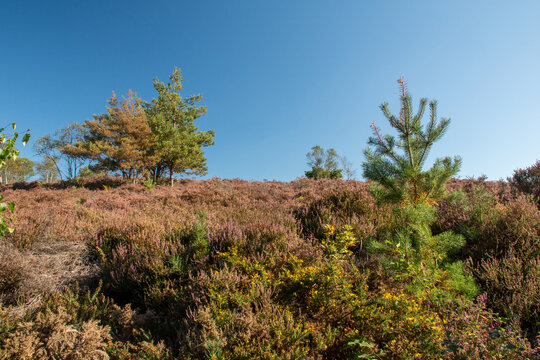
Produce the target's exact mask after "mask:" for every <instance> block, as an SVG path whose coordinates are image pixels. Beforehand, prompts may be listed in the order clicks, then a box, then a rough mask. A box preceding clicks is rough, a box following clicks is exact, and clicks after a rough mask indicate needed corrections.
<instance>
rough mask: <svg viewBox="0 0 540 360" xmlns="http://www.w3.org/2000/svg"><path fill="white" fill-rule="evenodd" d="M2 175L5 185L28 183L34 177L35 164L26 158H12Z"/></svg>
mask: <svg viewBox="0 0 540 360" xmlns="http://www.w3.org/2000/svg"><path fill="white" fill-rule="evenodd" d="M0 173H1V174H2V175H1V177H2V182H3V183H4V184H10V183H14V182H20V181H26V180H28V179H29V178H31V177H32V176H34V162H33V161H32V160H30V159H27V158H24V157H17V158H11V159H9V160H8V161H6V164H5V165H4V167H3V168H2V169H1V170H0Z"/></svg>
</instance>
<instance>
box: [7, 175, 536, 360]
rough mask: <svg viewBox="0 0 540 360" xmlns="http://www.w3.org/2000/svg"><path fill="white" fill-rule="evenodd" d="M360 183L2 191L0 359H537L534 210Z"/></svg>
mask: <svg viewBox="0 0 540 360" xmlns="http://www.w3.org/2000/svg"><path fill="white" fill-rule="evenodd" d="M368 187H369V186H368V183H365V182H358V181H344V180H310V179H302V180H297V181H292V182H289V183H284V182H248V181H243V180H221V179H218V178H214V179H210V180H204V181H203V180H180V181H178V182H177V183H176V184H175V186H173V187H170V186H166V185H159V186H157V187H155V188H148V187H145V186H143V185H142V184H132V183H129V182H126V181H123V180H122V179H120V178H110V177H102V178H90V179H85V180H73V181H63V182H56V183H51V184H39V183H20V184H15V185H9V186H5V187H4V188H3V190H2V194H3V196H4V198H5V199H9V201H14V202H15V203H16V207H15V209H14V213H13V219H12V221H11V222H10V223H9V225H10V226H11V227H12V228H14V229H15V231H14V232H12V233H10V234H7V235H6V236H5V239H4V240H2V244H1V248H0V262H1V267H0V301H1V303H0V304H1V307H0V349H1V350H0V358H2V359H52V358H54V359H108V358H111V359H173V358H175V359H176V358H177V359H359V358H365V359H533V358H535V357H538V343H537V341H538V339H537V335H538V331H539V311H540V301H539V299H540V281H539V279H540V261H539V254H540V241H539V235H540V212H539V210H538V207H537V204H536V203H535V202H534V201H533V200H532V199H531V198H530V197H526V196H525V195H523V194H522V193H521V192H520V191H519V190H518V189H517V188H516V187H512V185H511V184H509V183H507V182H488V181H484V180H483V179H477V180H451V181H450V182H448V183H447V184H446V189H447V194H446V195H445V196H444V197H443V198H442V199H441V200H440V201H437V202H436V203H433V204H431V205H430V206H429V207H426V208H425V209H417V210H416V211H415V212H414V213H413V212H408V210H407V207H406V206H402V207H396V206H395V205H390V204H388V203H377V201H376V200H375V198H374V197H373V196H372V194H371V193H370V192H369V190H368ZM449 234H450V235H449ZM430 241H432V242H431V243H430ZM445 241H446V242H445ZM450 241H451V242H452V243H451V244H450V243H449V242H450ZM426 244H428V245H426ZM429 244H431V245H429Z"/></svg>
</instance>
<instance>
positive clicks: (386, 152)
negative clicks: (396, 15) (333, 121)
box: [362, 78, 477, 296]
mask: <svg viewBox="0 0 540 360" xmlns="http://www.w3.org/2000/svg"><path fill="white" fill-rule="evenodd" d="M398 83H399V85H400V89H401V111H400V113H399V117H396V116H394V115H392V114H391V113H390V111H389V109H388V104H387V103H384V104H382V105H381V110H382V112H383V114H384V115H385V116H386V118H387V119H388V121H389V122H390V125H391V126H392V127H393V128H394V129H396V130H397V132H398V139H397V140H396V138H394V137H393V136H390V135H386V136H383V135H381V133H380V131H379V129H378V128H377V127H376V126H375V125H373V124H372V125H371V127H372V129H373V132H374V134H375V136H374V137H370V138H369V141H368V144H369V145H372V146H373V147H374V150H371V149H367V150H366V151H365V155H366V162H364V163H363V164H362V167H363V170H364V176H365V177H366V178H367V179H369V180H372V181H373V184H372V185H373V188H372V190H373V195H374V196H375V197H376V198H377V200H378V201H380V202H391V203H396V204H397V206H396V207H395V208H394V221H393V222H392V223H393V225H392V226H391V227H390V228H389V230H388V233H385V234H383V236H382V238H383V239H384V241H382V242H380V241H372V242H370V243H369V245H368V247H369V249H370V251H371V252H372V253H375V254H378V255H379V256H380V260H381V263H382V265H383V267H385V268H386V269H387V270H389V273H390V274H392V275H393V276H394V277H397V278H399V279H402V280H403V281H404V282H405V284H406V285H407V287H408V288H409V290H411V291H413V292H417V293H424V292H426V291H427V292H428V293H432V294H433V293H435V294H440V293H441V292H443V293H444V292H450V293H460V294H465V295H468V296H473V295H474V294H475V293H476V291H477V289H476V286H475V284H474V281H473V279H472V278H471V277H470V276H468V275H467V274H466V273H465V272H464V270H463V269H464V266H463V264H462V263H460V262H453V261H452V260H451V257H449V255H451V254H452V253H453V252H456V251H458V250H459V248H460V247H461V246H463V245H464V243H465V239H464V238H463V237H462V236H460V235H455V234H453V233H452V232H450V231H448V232H444V233H441V234H438V235H433V234H432V232H431V225H432V224H433V223H434V221H435V208H434V207H433V206H432V205H433V204H434V203H435V202H436V201H437V200H438V199H440V198H441V197H442V196H443V194H444V190H445V183H446V181H447V180H448V179H449V178H450V177H452V176H453V175H455V174H456V173H457V172H458V170H459V167H460V165H461V159H459V158H457V157H456V158H454V159H450V158H449V157H445V158H444V159H437V160H436V161H435V163H434V165H433V166H432V167H431V169H429V170H427V171H423V166H424V163H425V161H426V158H427V155H428V153H429V150H430V149H431V146H432V145H433V143H434V142H435V141H437V140H439V139H440V138H441V136H442V135H443V134H444V132H445V131H446V129H447V127H448V124H449V123H450V120H448V119H440V120H437V103H436V102H435V101H431V102H430V103H429V107H430V110H431V111H430V112H431V114H430V120H429V122H428V123H427V125H426V127H425V128H424V127H423V126H422V123H421V120H422V116H423V115H424V110H425V108H426V105H427V100H426V99H421V100H420V107H419V109H418V111H417V113H416V114H414V113H413V109H412V99H411V96H410V95H409V94H408V93H407V89H406V85H405V82H404V80H403V79H402V78H400V79H399V80H398ZM400 150H401V151H400Z"/></svg>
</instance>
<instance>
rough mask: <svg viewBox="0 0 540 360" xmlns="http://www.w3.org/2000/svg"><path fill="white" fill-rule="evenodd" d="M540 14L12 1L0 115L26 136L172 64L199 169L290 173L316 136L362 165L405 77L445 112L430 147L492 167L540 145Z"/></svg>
mask: <svg viewBox="0 0 540 360" xmlns="http://www.w3.org/2000/svg"><path fill="white" fill-rule="evenodd" d="M539 16H540V2H538V1H532V0H531V1H513V2H511V3H510V2H508V1H493V0H491V1H444V2H443V1H403V0H401V1H315V0H302V1H301V0H295V1H290V0H289V1H262V0H245V1H237V0H233V1H218V0H215V1H152V2H149V1H91V2H90V1H88V2H79V1H52V0H51V1H10V2H7V1H6V2H3V4H2V11H1V12H0V123H2V124H4V123H5V124H8V123H11V122H16V123H17V125H18V128H32V137H33V139H34V140H35V139H37V138H38V137H39V136H41V135H44V134H47V133H52V132H54V131H55V129H57V128H59V127H62V126H65V125H67V124H69V123H71V122H74V121H84V120H87V119H89V118H90V117H91V116H92V114H95V113H102V112H104V111H105V104H106V100H107V99H108V98H109V97H110V95H111V92H112V91H113V90H114V91H115V92H116V93H117V94H124V93H125V92H126V91H127V90H128V89H133V90H134V91H136V92H137V93H138V94H139V95H140V96H141V97H143V98H145V99H151V98H152V97H153V96H154V95H155V93H154V90H153V87H152V78H153V77H155V76H157V77H159V78H160V79H162V80H166V79H167V76H168V75H169V74H170V73H171V72H172V70H173V68H174V67H175V66H178V67H180V68H181V69H182V71H183V74H184V94H185V95H189V94H193V93H202V94H203V104H204V105H206V106H207V107H208V113H207V115H206V116H205V117H204V118H202V119H200V121H199V126H200V127H201V129H205V130H206V129H215V131H216V138H215V142H216V144H215V145H214V146H212V147H211V148H207V151H206V154H207V157H208V167H209V172H208V177H212V176H217V177H221V178H242V179H248V180H263V179H268V180H272V179H276V180H285V181H288V180H292V179H295V178H297V177H299V176H301V175H303V172H304V171H305V170H307V166H306V159H305V154H306V153H307V152H308V151H309V150H310V148H311V147H312V146H313V145H316V144H319V145H321V146H323V147H324V148H328V147H334V148H335V149H336V150H337V152H338V153H339V154H340V155H345V156H347V158H348V159H349V160H350V161H351V162H352V163H353V166H354V167H355V168H357V169H358V171H357V172H358V175H361V170H360V167H361V163H362V161H363V155H362V152H363V149H364V148H365V147H366V142H367V139H368V137H369V136H370V135H371V132H370V128H369V125H370V124H371V123H372V122H374V123H375V124H376V125H378V126H380V127H381V128H382V129H383V130H384V131H385V132H387V131H389V128H388V126H387V125H386V123H385V118H384V117H383V115H382V114H381V112H380V110H379V108H378V106H379V105H380V104H381V103H382V102H385V101H387V102H389V103H390V106H391V108H392V109H393V110H394V112H398V110H399V99H398V96H399V90H398V86H397V83H396V79H397V78H398V77H400V76H403V77H404V78H405V79H406V80H407V82H408V85H409V91H410V93H411V94H412V96H413V98H414V100H415V104H417V100H418V99H419V98H420V97H427V98H430V99H437V100H438V102H439V115H440V116H444V117H449V118H451V119H452V122H451V124H450V128H449V130H448V132H447V134H446V135H445V137H444V138H443V139H442V140H441V141H440V142H439V143H436V144H435V146H434V147H433V151H432V153H431V159H430V161H431V162H432V161H433V159H434V158H435V157H440V156H446V155H451V156H453V155H460V156H461V157H462V158H463V166H462V169H461V171H460V174H459V176H460V177H462V178H466V177H470V176H479V175H482V174H485V175H487V176H488V177H489V178H490V179H493V180H496V179H499V178H506V177H507V176H510V175H511V174H512V172H513V170H514V169H516V168H520V167H526V166H529V165H531V164H533V163H534V162H535V161H536V159H538V158H540V141H539V138H540V137H539V134H540V65H539V62H538V60H539V58H540V41H539V39H540V21H538V17H539ZM31 147H32V144H29V146H27V147H26V148H25V149H23V150H22V154H23V156H27V157H33V154H32V149H31Z"/></svg>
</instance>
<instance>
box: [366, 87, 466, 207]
mask: <svg viewBox="0 0 540 360" xmlns="http://www.w3.org/2000/svg"><path fill="white" fill-rule="evenodd" d="M398 83H399V86H400V90H401V109H400V112H399V115H398V116H395V115H393V114H392V113H391V112H390V110H389V108H388V103H383V104H382V105H381V106H380V108H381V110H382V112H383V114H384V116H385V117H386V119H387V120H388V122H389V123H390V126H391V127H392V128H394V129H396V130H397V132H398V138H397V139H396V138H395V137H394V136H391V135H382V134H381V132H380V130H379V128H377V127H376V126H375V124H371V128H372V129H373V134H374V136H373V137H370V138H369V141H368V144H369V145H371V146H372V147H373V149H371V148H368V149H366V150H365V152H364V154H365V157H366V161H365V162H364V163H363V164H362V168H363V172H364V177H366V178H367V179H369V180H372V181H374V192H375V194H376V196H377V198H378V199H380V200H383V201H390V202H405V203H410V204H418V203H430V202H434V201H436V200H437V199H438V198H440V197H441V196H442V194H443V192H444V190H445V189H444V184H445V183H446V181H447V180H448V179H450V178H451V177H452V176H454V175H455V174H457V172H458V171H459V168H460V166H461V159H460V158H459V157H454V158H453V159H452V158H450V157H445V158H443V159H437V160H435V163H434V164H433V166H432V167H431V168H430V169H429V170H426V171H423V166H424V163H425V162H426V159H427V156H428V154H429V151H430V150H431V147H432V145H433V143H434V142H435V141H437V140H439V139H440V138H441V137H442V136H443V134H444V133H445V131H446V129H447V128H448V125H449V123H450V119H446V118H441V119H439V120H438V119H437V102H436V101H434V100H433V101H430V102H429V109H430V119H429V121H428V123H427V125H426V126H425V128H424V126H423V125H422V123H421V120H422V117H423V115H424V111H425V109H426V105H427V104H428V100H427V99H425V98H422V99H420V105H419V108H418V111H417V112H416V113H413V106H412V98H411V96H410V95H409V93H408V92H407V87H406V84H405V81H404V80H403V79H402V78H400V79H399V80H398Z"/></svg>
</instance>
